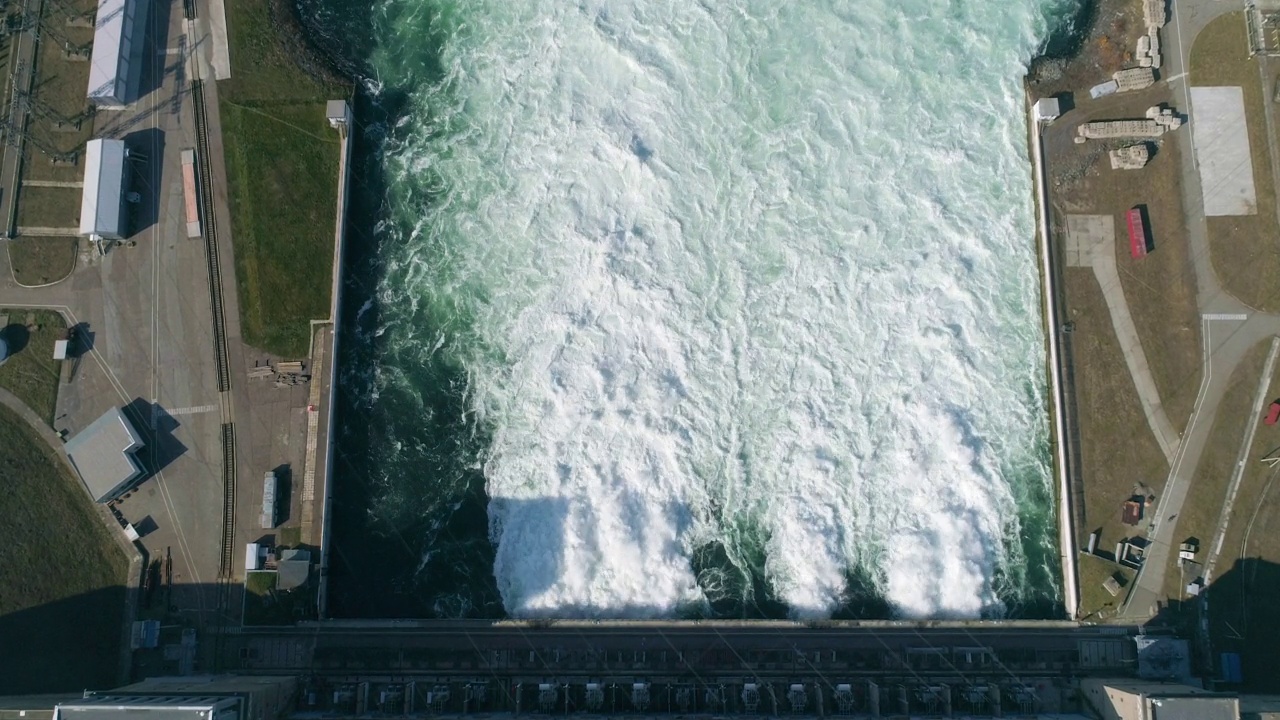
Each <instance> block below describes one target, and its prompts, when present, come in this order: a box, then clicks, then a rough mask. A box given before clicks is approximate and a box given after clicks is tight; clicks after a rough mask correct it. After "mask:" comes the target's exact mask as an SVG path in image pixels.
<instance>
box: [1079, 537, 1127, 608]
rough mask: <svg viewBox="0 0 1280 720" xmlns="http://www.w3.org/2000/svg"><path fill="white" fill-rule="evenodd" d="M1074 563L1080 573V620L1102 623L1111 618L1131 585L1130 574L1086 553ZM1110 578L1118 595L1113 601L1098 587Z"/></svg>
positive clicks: (1115, 565)
mask: <svg viewBox="0 0 1280 720" xmlns="http://www.w3.org/2000/svg"><path fill="white" fill-rule="evenodd" d="M1076 562H1077V569H1078V570H1079V572H1080V616H1081V618H1083V619H1085V620H1091V621H1103V620H1106V619H1108V618H1111V617H1114V616H1115V614H1116V612H1117V611H1118V610H1119V609H1120V605H1121V604H1122V603H1124V596H1125V593H1126V592H1127V591H1128V590H1127V589H1128V586H1129V583H1131V582H1133V575H1134V572H1133V570H1130V569H1129V568H1127V567H1123V566H1121V565H1117V564H1116V563H1114V562H1111V561H1110V560H1107V559H1104V558H1100V557H1098V556H1097V555H1089V554H1086V553H1080V556H1079V559H1078V560H1077V561H1076ZM1113 576H1114V577H1115V578H1116V579H1117V580H1118V581H1119V583H1120V593H1119V594H1117V595H1115V596H1114V597H1113V596H1112V595H1111V593H1109V592H1107V591H1106V589H1104V588H1103V587H1102V583H1103V582H1105V581H1106V579H1107V578H1108V577H1113Z"/></svg>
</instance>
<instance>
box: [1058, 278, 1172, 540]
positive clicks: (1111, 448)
mask: <svg viewBox="0 0 1280 720" xmlns="http://www.w3.org/2000/svg"><path fill="white" fill-rule="evenodd" d="M1066 296H1067V315H1068V318H1069V319H1070V320H1071V322H1073V323H1075V330H1074V331H1073V332H1072V343H1073V344H1074V347H1073V357H1074V358H1075V364H1076V399H1077V403H1078V406H1079V412H1080V438H1081V455H1082V462H1083V468H1082V472H1083V476H1084V505H1085V507H1084V515H1085V524H1084V525H1083V526H1081V527H1077V528H1076V535H1077V541H1078V542H1079V544H1080V547H1085V546H1086V545H1087V544H1088V540H1089V535H1090V533H1092V532H1093V531H1095V530H1098V531H1101V534H1102V535H1101V541H1100V542H1099V547H1100V548H1103V549H1106V548H1112V547H1114V546H1115V544H1116V543H1117V542H1119V541H1120V539H1121V538H1122V537H1127V536H1129V535H1132V534H1134V528H1131V527H1129V526H1127V525H1124V524H1123V523H1121V522H1120V510H1121V506H1122V504H1123V503H1124V501H1125V500H1127V499H1129V497H1130V496H1131V495H1132V494H1133V490H1134V484H1135V483H1144V484H1146V485H1148V486H1150V487H1156V488H1159V487H1162V486H1163V485H1164V480H1165V477H1166V476H1167V475H1168V472H1169V465H1168V463H1167V462H1166V461H1165V457H1164V454H1163V453H1162V452H1161V451H1160V446H1159V445H1158V444H1157V443H1156V439H1155V435H1153V434H1152V432H1151V429H1150V427H1149V426H1148V425H1147V420H1146V417H1145V416H1144V415H1143V413H1142V406H1141V404H1140V403H1139V401H1138V391H1137V390H1136V389H1135V387H1134V384H1133V378H1132V377H1130V375H1129V373H1128V372H1126V371H1125V369H1124V367H1125V365H1124V355H1123V354H1122V353H1121V351H1120V344H1119V342H1117V340H1116V336H1115V331H1114V330H1112V327H1111V316H1110V314H1109V313H1108V312H1107V306H1106V301H1105V300H1103V297H1102V290H1101V288H1099V286H1098V281H1097V279H1096V278H1095V277H1094V276H1093V271H1092V270H1090V269H1088V268H1069V269H1068V270H1067V271H1066Z"/></svg>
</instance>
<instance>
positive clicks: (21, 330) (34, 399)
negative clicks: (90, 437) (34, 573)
mask: <svg viewBox="0 0 1280 720" xmlns="http://www.w3.org/2000/svg"><path fill="white" fill-rule="evenodd" d="M0 315H8V316H9V321H8V323H6V324H5V325H4V326H3V327H0V336H2V337H3V338H4V340H5V343H6V344H7V345H8V346H9V354H10V357H9V359H8V360H7V361H5V363H4V364H3V365H0V388H4V389H5V390H8V391H9V392H11V393H13V394H14V395H15V396H17V398H18V399H19V400H21V401H22V402H24V403H26V405H27V407H29V408H31V409H32V410H33V411H35V413H36V414H37V415H39V416H40V418H41V419H42V420H44V421H45V422H47V423H49V424H50V425H52V424H53V416H54V412H55V407H56V405H57V401H58V374H59V372H60V370H61V368H60V367H59V361H57V360H54V359H53V344H54V342H55V341H57V340H58V339H59V338H61V337H62V333H63V331H64V330H66V327H67V326H66V323H64V322H63V320H62V316H61V315H59V314H57V313H55V312H49V311H45V310H41V311H28V310H4V309H0ZM0 517H3V515H0ZM0 547H3V546H0Z"/></svg>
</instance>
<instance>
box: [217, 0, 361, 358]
mask: <svg viewBox="0 0 1280 720" xmlns="http://www.w3.org/2000/svg"><path fill="white" fill-rule="evenodd" d="M292 13H293V10H292V8H290V7H289V6H288V4H287V3H284V2H280V1H279V0H243V1H241V2H235V3H228V5H227V14H228V18H227V19H228V25H229V33H230V43H231V62H232V77H231V79H229V80H224V81H221V82H220V83H219V85H218V94H219V107H220V115H221V119H222V137H223V143H224V145H225V152H226V164H227V182H228V186H229V187H228V194H229V197H230V206H231V224H232V227H231V231H232V237H233V239H234V243H235V256H236V285H237V289H238V294H239V299H240V320H241V332H242V334H243V337H244V340H245V342H247V343H249V344H250V345H253V346H255V347H259V348H261V349H263V350H266V351H268V352H271V353H274V354H277V355H281V356H287V357H300V356H302V355H304V354H305V353H306V352H307V349H308V345H309V339H310V321H311V320H313V319H321V318H327V317H328V316H329V303H330V287H331V284H332V273H333V230H334V218H335V212H336V208H335V205H336V202H337V183H338V137H337V133H335V132H334V130H333V129H331V128H330V127H329V124H328V122H327V120H326V118H325V102H326V101H327V100H331V99H340V98H347V97H349V96H350V94H351V88H350V87H349V86H347V85H345V84H343V83H342V82H340V81H338V80H337V79H336V78H333V77H331V76H329V74H328V73H327V72H326V71H325V70H324V65H323V63H322V62H319V61H316V60H315V59H314V57H313V55H312V54H311V53H309V51H308V49H307V48H306V47H305V45H303V44H302V42H301V40H300V39H299V38H300V33H299V31H298V30H297V24H296V21H295V19H294V18H293V15H292Z"/></svg>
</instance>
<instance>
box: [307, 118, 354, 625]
mask: <svg viewBox="0 0 1280 720" xmlns="http://www.w3.org/2000/svg"><path fill="white" fill-rule="evenodd" d="M342 105H343V108H344V115H345V116H344V118H343V119H342V120H341V121H337V122H335V119H334V115H333V113H332V112H331V113H330V124H332V125H333V126H334V127H335V128H337V130H338V133H339V135H340V143H341V147H340V149H339V151H338V206H337V212H336V217H335V220H334V228H333V280H332V283H333V285H332V287H331V289H330V292H329V321H328V322H329V328H330V329H329V373H328V374H329V378H328V380H329V393H328V403H327V405H328V408H327V412H326V414H325V418H324V428H325V433H324V438H325V449H324V484H323V485H322V486H321V488H320V498H319V503H320V558H319V565H320V569H319V581H318V582H317V584H316V611H317V613H318V616H319V617H321V618H323V617H325V611H326V609H327V606H328V597H329V535H330V533H329V518H330V515H331V513H330V510H331V509H332V503H333V407H334V401H333V400H334V398H333V395H334V388H335V386H336V382H337V379H338V338H339V335H340V331H339V328H338V310H339V308H341V307H342V275H343V272H342V271H343V267H342V256H343V253H344V250H345V248H346V240H347V233H346V228H347V201H348V199H349V196H350V190H351V126H352V121H353V118H352V114H351V105H350V104H349V103H346V102H343V103H342ZM312 337H313V338H314V337H315V334H314V333H312ZM316 381H317V378H312V382H316Z"/></svg>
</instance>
